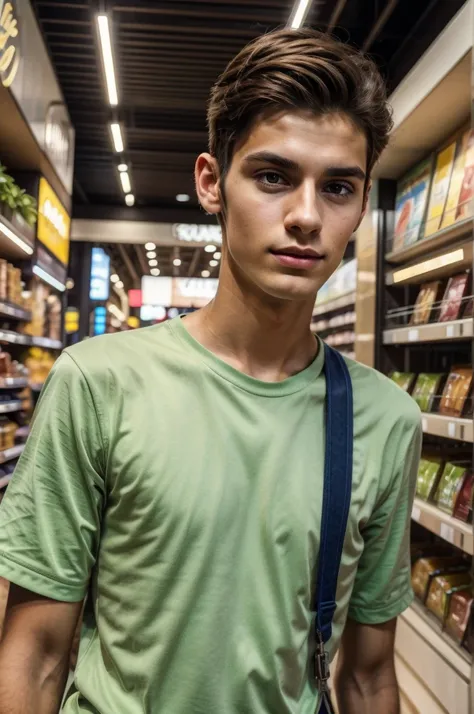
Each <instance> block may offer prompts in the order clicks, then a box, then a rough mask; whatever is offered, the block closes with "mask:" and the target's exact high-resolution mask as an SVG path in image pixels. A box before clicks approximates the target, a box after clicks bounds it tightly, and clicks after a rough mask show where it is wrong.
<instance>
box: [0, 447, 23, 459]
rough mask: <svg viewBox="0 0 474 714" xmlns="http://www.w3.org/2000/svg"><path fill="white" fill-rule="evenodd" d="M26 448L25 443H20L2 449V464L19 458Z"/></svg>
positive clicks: (0, 454) (0, 457)
mask: <svg viewBox="0 0 474 714" xmlns="http://www.w3.org/2000/svg"><path fill="white" fill-rule="evenodd" d="M24 448H25V445H24V444H18V446H13V447H12V448H11V449H4V450H3V451H0V464H5V463H6V462H7V461H12V460H13V459H17V458H18V457H19V456H21V454H22V453H23V450H24Z"/></svg>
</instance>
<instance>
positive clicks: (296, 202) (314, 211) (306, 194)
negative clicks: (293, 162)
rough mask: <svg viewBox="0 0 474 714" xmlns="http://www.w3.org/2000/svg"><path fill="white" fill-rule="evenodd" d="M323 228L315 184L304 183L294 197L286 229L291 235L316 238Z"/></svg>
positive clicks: (286, 219) (287, 217)
mask: <svg viewBox="0 0 474 714" xmlns="http://www.w3.org/2000/svg"><path fill="white" fill-rule="evenodd" d="M321 227H322V216H321V211H320V207H319V205H318V195H317V191H316V187H315V185H314V183H313V182H307V183H303V184H301V186H300V187H299V189H298V190H297V191H296V192H295V193H293V195H292V203H291V205H290V208H289V211H288V213H287V214H286V218H285V228H286V230H287V231H288V232H289V233H294V234H298V235H300V236H305V237H307V238H314V237H315V235H318V233H320V231H321Z"/></svg>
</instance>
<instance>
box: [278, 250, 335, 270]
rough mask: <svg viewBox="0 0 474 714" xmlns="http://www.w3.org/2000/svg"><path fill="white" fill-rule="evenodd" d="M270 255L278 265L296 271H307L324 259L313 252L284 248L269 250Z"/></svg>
mask: <svg viewBox="0 0 474 714" xmlns="http://www.w3.org/2000/svg"><path fill="white" fill-rule="evenodd" d="M270 253H271V254H272V255H273V256H274V257H275V258H276V260H277V261H278V262H279V263H280V265H283V266H285V267H287V268H293V269H296V270H309V269H311V268H313V267H314V266H315V265H316V263H318V262H319V261H320V260H323V259H324V256H322V255H320V254H319V253H317V252H316V251H313V250H298V249H293V248H284V249H282V250H271V251H270Z"/></svg>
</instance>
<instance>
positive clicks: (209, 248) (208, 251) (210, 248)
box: [204, 245, 217, 253]
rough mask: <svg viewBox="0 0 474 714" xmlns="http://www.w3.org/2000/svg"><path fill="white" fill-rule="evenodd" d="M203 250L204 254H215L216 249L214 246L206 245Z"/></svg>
mask: <svg viewBox="0 0 474 714" xmlns="http://www.w3.org/2000/svg"><path fill="white" fill-rule="evenodd" d="M204 250H205V251H206V253H215V252H216V250H217V248H216V246H215V245H206V247H205V248H204Z"/></svg>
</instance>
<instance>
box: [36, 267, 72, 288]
mask: <svg viewBox="0 0 474 714" xmlns="http://www.w3.org/2000/svg"><path fill="white" fill-rule="evenodd" d="M33 273H34V274H35V275H37V276H38V278H41V280H44V282H45V283H48V285H52V286H53V288H56V290H60V291H61V292H64V291H65V290H66V286H65V285H63V283H60V282H59V280H56V278H53V276H52V275H50V274H49V273H47V272H46V271H45V270H43V268H40V267H39V266H38V265H35V266H34V268H33Z"/></svg>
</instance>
